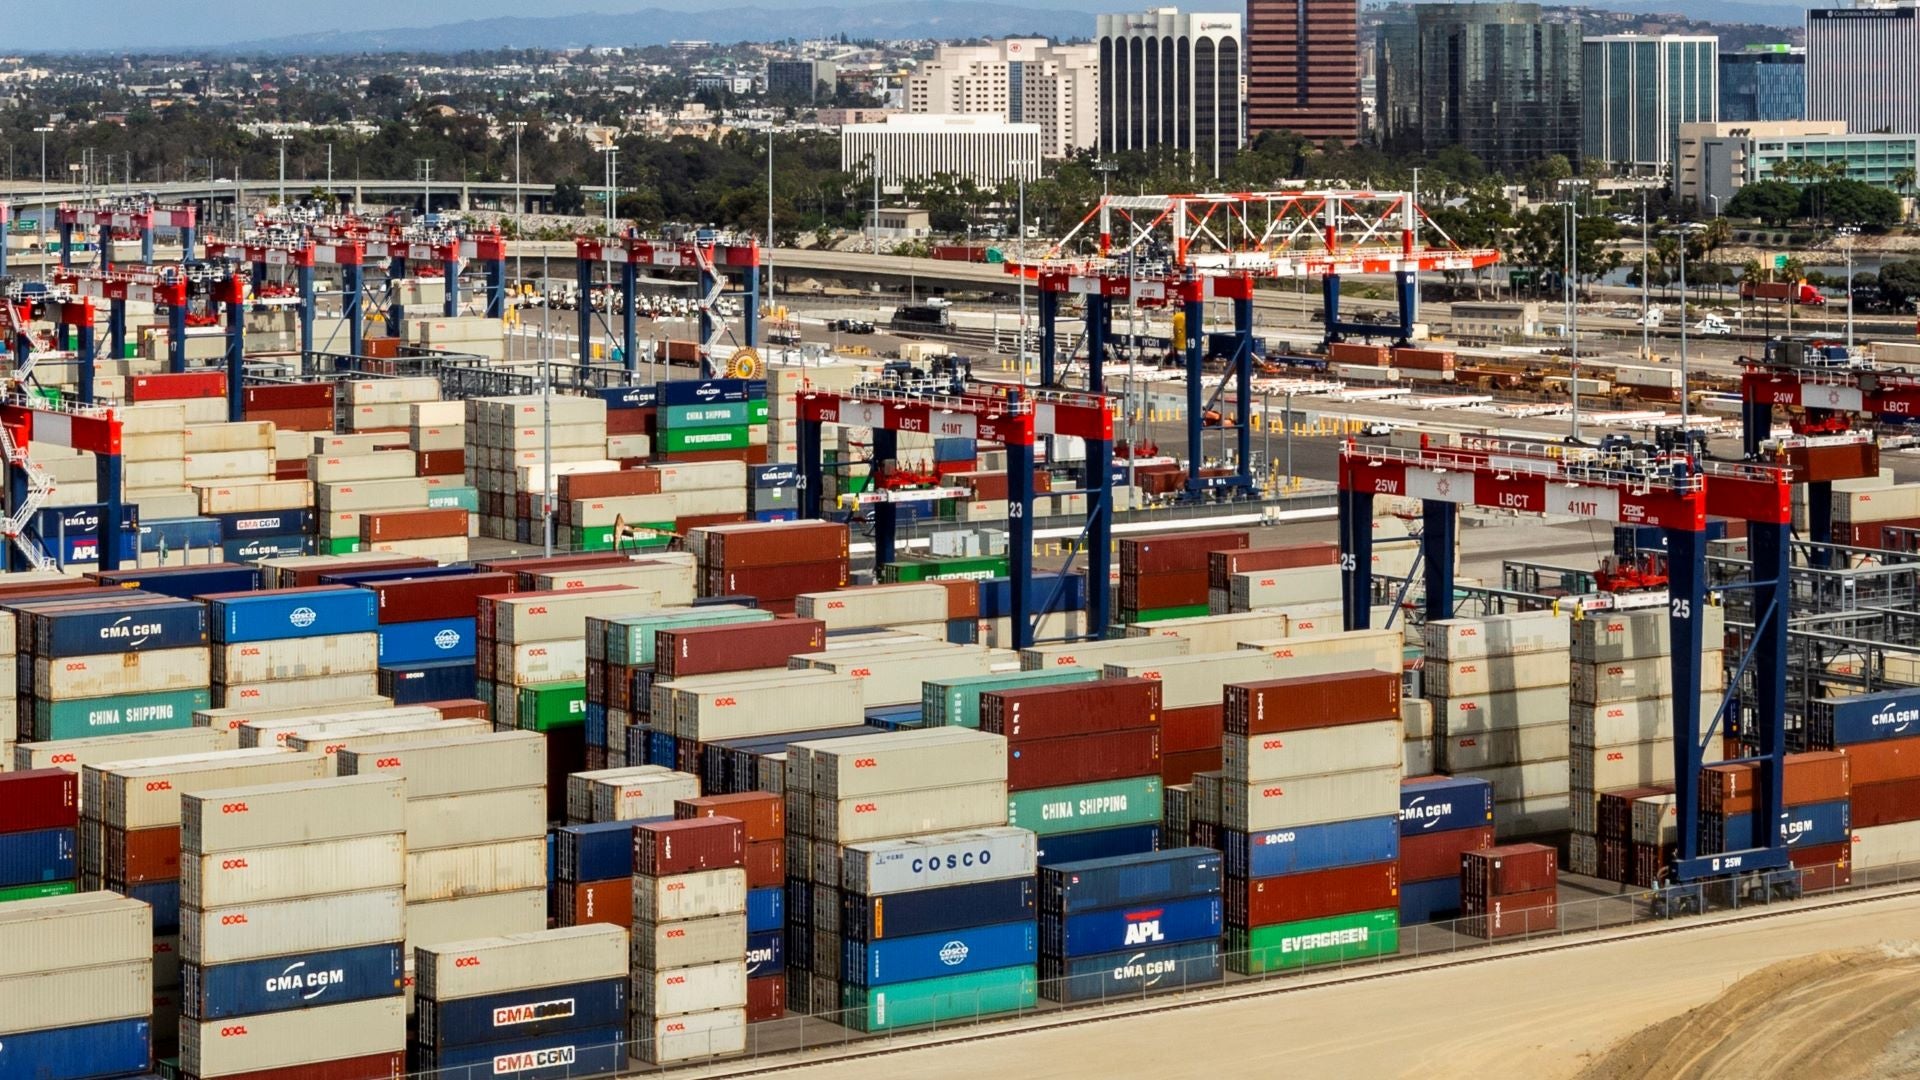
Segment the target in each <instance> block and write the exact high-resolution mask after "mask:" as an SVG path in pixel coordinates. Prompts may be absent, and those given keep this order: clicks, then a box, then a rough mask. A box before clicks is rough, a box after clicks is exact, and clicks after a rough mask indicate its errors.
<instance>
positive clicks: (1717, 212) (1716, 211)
mask: <svg viewBox="0 0 1920 1080" xmlns="http://www.w3.org/2000/svg"><path fill="white" fill-rule="evenodd" d="M1707 198H1709V199H1712V200H1713V216H1714V217H1719V216H1720V196H1718V195H1709V196H1707Z"/></svg>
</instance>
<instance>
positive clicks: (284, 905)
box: [180, 776, 407, 1080]
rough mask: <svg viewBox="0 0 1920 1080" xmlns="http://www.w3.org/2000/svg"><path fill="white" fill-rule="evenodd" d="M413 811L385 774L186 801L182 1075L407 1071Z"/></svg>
mask: <svg viewBox="0 0 1920 1080" xmlns="http://www.w3.org/2000/svg"><path fill="white" fill-rule="evenodd" d="M406 809H407V804H406V797H405V792H404V790H403V784H402V782H401V780H400V779H399V778H398V777H391V778H390V777H378V776H369V777H356V778H351V779H336V778H330V779H325V780H308V781H296V782H291V783H284V784H269V785H264V786H255V787H236V788H221V789H217V790H211V791H204V792H200V793H198V794H190V795H187V796H184V797H183V798H182V799H181V826H180V837H181V841H180V848H181V888H180V901H181V934H180V980H181V991H180V1071H181V1073H182V1074H183V1075H185V1076H189V1077H198V1078H201V1080H214V1078H216V1077H224V1076H247V1075H255V1074H259V1073H270V1072H271V1071H272V1070H287V1069H301V1070H305V1074H307V1075H326V1076H364V1077H373V1076H391V1075H395V1074H396V1073H398V1072H399V1071H400V1070H401V1069H403V1068H404V1067H405V1064H406V1058H405V1054H406V1041H407V1028H406V998H405V985H404V983H405V977H406V969H405V964H404V962H403V960H402V957H401V942H402V940H403V939H404V938H405V937H406V901H405V886H406V880H407V857H406V828H407V816H406Z"/></svg>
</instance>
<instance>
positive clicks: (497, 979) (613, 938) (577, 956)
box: [415, 926, 627, 1002]
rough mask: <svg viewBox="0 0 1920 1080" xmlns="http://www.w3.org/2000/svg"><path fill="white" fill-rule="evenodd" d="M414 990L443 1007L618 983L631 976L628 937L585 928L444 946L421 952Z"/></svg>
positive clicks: (609, 929)
mask: <svg viewBox="0 0 1920 1080" xmlns="http://www.w3.org/2000/svg"><path fill="white" fill-rule="evenodd" d="M415 956H416V960H417V969H416V972H415V979H416V980H417V981H416V986H415V989H416V991H417V993H418V994H419V996H420V997H422V998H427V999H432V1000H434V1001H439V1002H448V1001H454V1000H457V999H460V998H470V997H481V996H485V995H489V994H498V993H503V992H506V991H509V990H519V989H523V988H525V987H529V986H544V985H549V984H551V983H553V982H555V981H556V980H555V979H554V976H555V975H556V974H558V975H561V976H564V978H562V979H560V980H558V981H586V980H595V979H613V978H619V977H621V976H623V975H625V974H626V971H627V934H626V932H625V931H623V930H620V929H618V928H614V927H605V926H590V927H588V926H583V927H566V928H562V929H558V930H544V931H540V932H537V933H527V934H512V935H504V936H500V937H490V938H475V939H471V940H467V941H455V942H439V943H436V944H434V945H431V946H422V947H421V948H420V949H418V950H416V953H415Z"/></svg>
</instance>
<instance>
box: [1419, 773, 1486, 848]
mask: <svg viewBox="0 0 1920 1080" xmlns="http://www.w3.org/2000/svg"><path fill="white" fill-rule="evenodd" d="M1492 820H1493V785H1492V784H1491V783H1489V782H1487V781H1485V780H1482V779H1479V778H1478V777H1472V776H1436V777H1434V778H1432V779H1430V780H1422V781H1421V782H1419V783H1417V784H1402V785H1401V786H1400V835H1402V836H1412V835H1413V834H1415V833H1423V832H1446V831H1448V830H1450V829H1477V828H1479V827H1480V826H1482V825H1485V824H1487V823H1488V822H1490V821H1492Z"/></svg>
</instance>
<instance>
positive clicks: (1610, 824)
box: [1594, 784, 1673, 841]
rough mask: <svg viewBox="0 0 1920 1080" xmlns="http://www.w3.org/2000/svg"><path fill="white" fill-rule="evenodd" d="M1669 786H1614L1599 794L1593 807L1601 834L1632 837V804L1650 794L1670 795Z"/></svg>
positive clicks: (1619, 838)
mask: <svg viewBox="0 0 1920 1080" xmlns="http://www.w3.org/2000/svg"><path fill="white" fill-rule="evenodd" d="M1671 794H1673V788H1672V787H1671V786H1664V787H1663V786H1661V785H1658V784H1653V785H1649V786H1646V787H1631V788H1614V789H1612V790H1610V791H1603V792H1601V793H1600V795H1599V800H1598V805H1597V806H1596V808H1595V811H1594V813H1595V821H1596V823H1597V826H1598V829H1597V831H1598V833H1599V835H1601V836H1611V837H1613V838H1614V839H1617V840H1627V841H1631V840H1632V839H1633V804H1634V803H1635V802H1637V801H1638V800H1640V799H1644V798H1646V797H1648V796H1650V795H1671Z"/></svg>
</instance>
